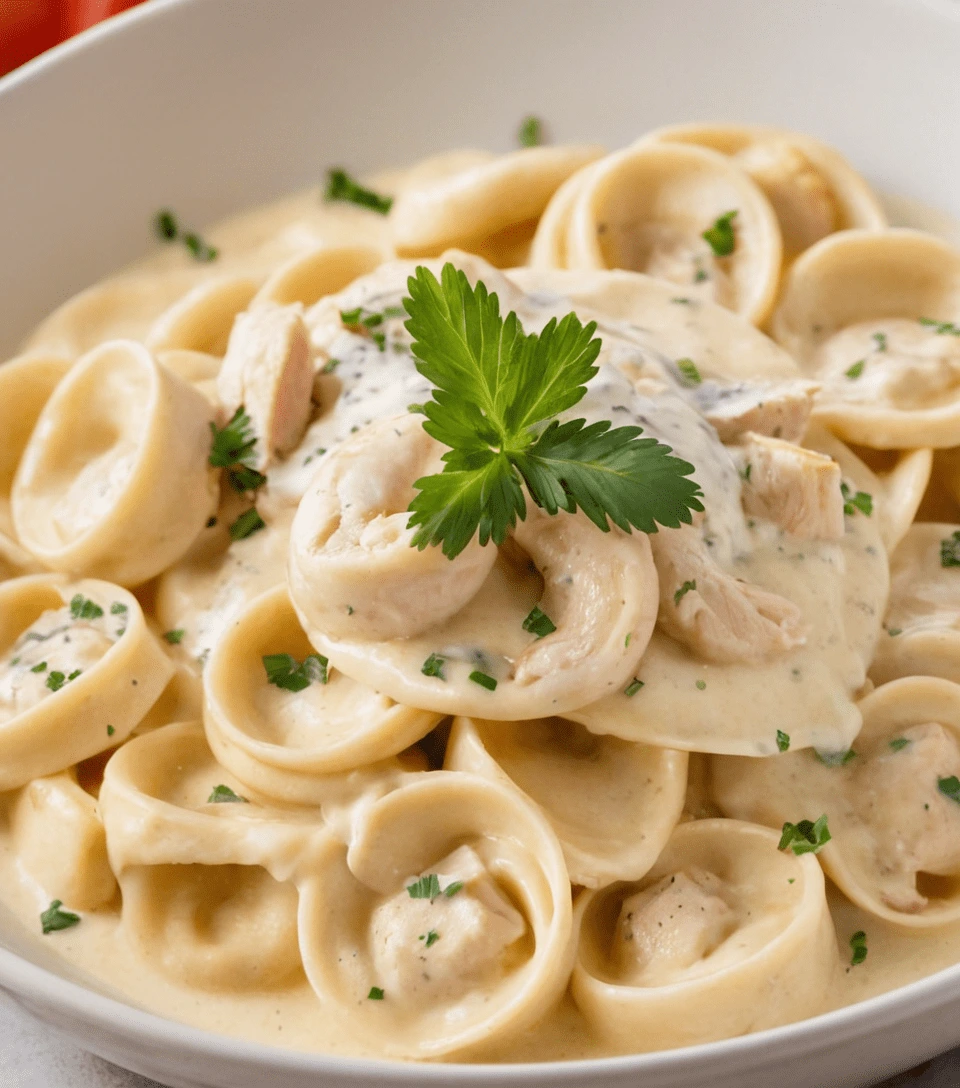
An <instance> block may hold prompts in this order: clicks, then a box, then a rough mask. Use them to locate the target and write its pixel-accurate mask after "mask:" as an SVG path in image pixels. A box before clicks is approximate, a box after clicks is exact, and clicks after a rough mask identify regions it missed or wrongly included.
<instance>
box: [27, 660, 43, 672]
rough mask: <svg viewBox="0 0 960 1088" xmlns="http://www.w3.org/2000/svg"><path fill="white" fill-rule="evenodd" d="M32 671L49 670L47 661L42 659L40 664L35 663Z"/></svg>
mask: <svg viewBox="0 0 960 1088" xmlns="http://www.w3.org/2000/svg"><path fill="white" fill-rule="evenodd" d="M30 671H31V672H46V671H47V663H46V661H41V662H40V663H39V664H38V665H34V666H33V668H32V669H31V670H30Z"/></svg>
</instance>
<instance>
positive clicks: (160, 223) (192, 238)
mask: <svg viewBox="0 0 960 1088" xmlns="http://www.w3.org/2000/svg"><path fill="white" fill-rule="evenodd" d="M153 228H154V230H155V231H156V232H157V236H158V237H159V238H160V239H161V241H164V242H174V241H176V240H177V238H179V239H181V241H182V242H183V244H184V245H185V246H186V247H187V249H189V250H190V252H191V253H192V254H193V257H194V259H195V260H198V261H203V262H207V261H215V260H216V259H217V256H218V255H219V250H217V249H216V248H215V247H214V246H211V245H209V244H208V243H207V242H205V241H204V240H203V239H202V238H201V237H200V235H199V234H196V233H195V232H193V231H188V232H187V233H185V234H184V233H182V232H181V230H180V225H179V223H178V222H177V217H176V216H175V215H174V214H173V212H172V211H170V209H169V208H164V209H163V210H162V211H159V212H157V214H156V217H155V218H154V220H153Z"/></svg>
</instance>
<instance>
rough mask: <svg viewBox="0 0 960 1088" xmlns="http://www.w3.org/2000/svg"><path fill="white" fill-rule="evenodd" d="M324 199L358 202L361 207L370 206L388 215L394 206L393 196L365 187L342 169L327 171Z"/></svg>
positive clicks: (371, 208)
mask: <svg viewBox="0 0 960 1088" xmlns="http://www.w3.org/2000/svg"><path fill="white" fill-rule="evenodd" d="M324 199H326V200H342V201H345V202H346V203H348V204H357V205H359V207H361V208H369V209H370V210H371V211H374V212H378V213H379V214H380V215H386V214H387V212H389V211H390V209H391V207H392V206H393V197H392V196H381V195H380V194H379V193H375V192H374V191H373V190H372V189H367V188H365V187H364V186H363V185H361V184H360V183H359V182H358V181H355V180H354V179H353V178H352V177H350V175H349V174H348V173H347V172H346V170H340V169H335V170H328V171H327V190H326V193H325V194H324Z"/></svg>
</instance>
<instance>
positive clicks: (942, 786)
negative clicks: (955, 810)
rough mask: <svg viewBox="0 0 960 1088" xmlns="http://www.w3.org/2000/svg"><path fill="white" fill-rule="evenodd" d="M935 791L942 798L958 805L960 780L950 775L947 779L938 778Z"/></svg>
mask: <svg viewBox="0 0 960 1088" xmlns="http://www.w3.org/2000/svg"><path fill="white" fill-rule="evenodd" d="M937 789H938V790H939V791H940V792H941V793H942V794H943V796H944V797H949V798H950V800H951V801H956V802H957V803H958V804H960V778H957V776H956V775H955V774H952V775H950V777H949V778H938V779H937Z"/></svg>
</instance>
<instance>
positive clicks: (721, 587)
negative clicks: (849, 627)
mask: <svg viewBox="0 0 960 1088" xmlns="http://www.w3.org/2000/svg"><path fill="white" fill-rule="evenodd" d="M650 544H651V546H652V547H653V558H654V562H655V563H656V567H657V572H658V574H659V576H660V612H659V615H658V617H657V624H658V626H659V627H660V629H661V630H662V631H664V632H665V633H666V634H668V635H670V637H671V638H675V639H676V640H677V641H678V642H680V643H682V644H683V645H684V646H687V647H688V648H689V649H690V650H692V651H693V653H694V654H696V656H697V657H699V658H701V659H702V660H704V661H713V662H717V663H720V664H723V663H730V662H748V663H756V662H758V661H763V660H764V659H765V658H768V657H771V656H772V655H774V654H780V653H785V652H786V651H787V650H791V649H793V647H795V646H800V645H802V644H803V642H804V641H805V635H804V624H803V617H802V615H801V613H800V609H799V608H797V606H796V605H795V604H794V603H793V602H792V601H788V600H787V599H786V598H785V597H780V596H778V595H777V594H776V593H770V592H768V591H767V590H765V589H761V588H760V587H759V586H755V585H751V584H750V583H749V582H743V581H741V580H740V579H738V578H734V577H733V576H732V575H730V574H727V573H726V571H724V570H722V569H721V568H720V567H719V566H718V565H717V563H716V562H715V561H714V559H713V557H712V556H711V555H710V554H709V552H708V551H707V548H706V545H705V544H704V542H703V538H702V536H701V534H700V530H699V529H698V528H696V527H695V526H693V525H684V526H683V527H681V528H680V529H661V530H660V531H659V532H658V533H656V534H654V535H653V536H651V537H650Z"/></svg>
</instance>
